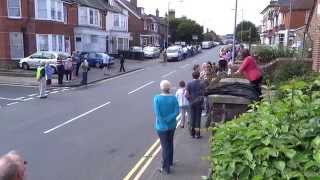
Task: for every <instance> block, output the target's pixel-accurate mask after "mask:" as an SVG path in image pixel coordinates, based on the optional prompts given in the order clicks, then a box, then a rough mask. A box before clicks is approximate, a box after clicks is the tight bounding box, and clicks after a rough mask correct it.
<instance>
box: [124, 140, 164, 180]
mask: <svg viewBox="0 0 320 180" xmlns="http://www.w3.org/2000/svg"><path fill="white" fill-rule="evenodd" d="M160 149H161V147H160V140H159V139H158V140H157V141H156V142H155V143H154V144H153V145H152V146H151V147H150V148H149V149H148V151H147V152H146V153H145V154H144V155H143V156H142V158H141V159H140V160H139V161H138V163H137V164H136V165H135V166H134V167H133V168H132V170H131V171H130V172H129V173H128V175H127V176H126V177H124V178H123V180H131V179H133V180H138V179H140V178H141V176H142V175H143V173H144V172H145V170H146V169H147V167H148V166H149V165H150V163H151V162H152V160H153V159H154V157H155V156H156V155H157V154H158V153H159V151H160ZM142 165H143V166H142ZM141 166H142V167H141ZM138 170H139V171H138ZM134 175H135V176H134ZM133 176H134V177H133Z"/></svg>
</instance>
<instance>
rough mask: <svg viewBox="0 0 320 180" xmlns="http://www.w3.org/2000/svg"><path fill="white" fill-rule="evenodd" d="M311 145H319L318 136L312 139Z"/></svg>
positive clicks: (319, 138) (319, 137) (314, 146)
mask: <svg viewBox="0 0 320 180" xmlns="http://www.w3.org/2000/svg"><path fill="white" fill-rule="evenodd" d="M312 147H313V148H315V149H316V148H319V147H320V136H317V137H316V138H314V139H313V140H312Z"/></svg>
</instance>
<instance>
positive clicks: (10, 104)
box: [7, 102, 19, 106]
mask: <svg viewBox="0 0 320 180" xmlns="http://www.w3.org/2000/svg"><path fill="white" fill-rule="evenodd" d="M18 103H19V102H13V103H9V104H7V106H12V105H15V104H18Z"/></svg>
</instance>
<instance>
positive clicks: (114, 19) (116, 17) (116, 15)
mask: <svg viewBox="0 0 320 180" xmlns="http://www.w3.org/2000/svg"><path fill="white" fill-rule="evenodd" d="M116 22H118V24H117V25H116ZM120 24H121V23H120V16H119V14H114V15H113V27H115V28H119V27H121V26H120Z"/></svg>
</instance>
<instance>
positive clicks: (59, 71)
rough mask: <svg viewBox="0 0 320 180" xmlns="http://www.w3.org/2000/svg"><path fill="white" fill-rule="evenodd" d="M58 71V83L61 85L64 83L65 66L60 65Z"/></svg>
mask: <svg viewBox="0 0 320 180" xmlns="http://www.w3.org/2000/svg"><path fill="white" fill-rule="evenodd" d="M57 72H58V84H59V85H61V84H63V75H64V66H63V65H58V66H57Z"/></svg>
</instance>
